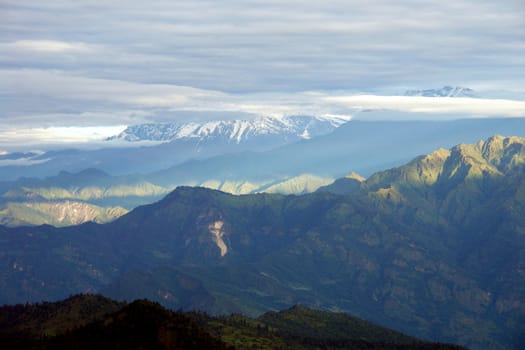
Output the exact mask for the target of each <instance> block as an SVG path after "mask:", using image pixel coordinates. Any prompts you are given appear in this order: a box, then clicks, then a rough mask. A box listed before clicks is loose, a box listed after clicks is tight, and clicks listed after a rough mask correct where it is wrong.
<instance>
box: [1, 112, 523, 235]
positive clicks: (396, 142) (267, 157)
mask: <svg viewBox="0 0 525 350" xmlns="http://www.w3.org/2000/svg"><path fill="white" fill-rule="evenodd" d="M523 130H525V119H523V118H513V119H466V120H457V121H446V122H445V121H443V122H439V121H425V122H423V121H413V122H410V121H407V122H388V121H377V122H372V121H368V122H367V121H350V122H347V123H345V124H344V125H341V126H340V127H338V128H337V129H336V130H334V131H333V132H331V133H330V134H327V135H322V136H317V137H314V138H311V139H308V140H302V141H299V142H295V143H291V144H288V145H285V146H282V147H279V148H276V149H272V150H268V151H265V152H251V151H250V152H248V151H246V152H236V153H228V154H222V155H218V156H214V157H210V158H206V159H192V160H187V161H185V162H183V163H176V164H177V165H174V166H170V165H171V164H172V163H170V160H173V156H172V154H173V152H174V150H178V151H177V152H176V154H179V153H178V152H182V153H183V154H184V157H189V156H191V154H192V153H191V152H189V153H188V154H185V153H184V151H183V150H184V148H179V146H180V144H177V145H175V144H172V143H167V144H164V145H160V146H155V147H143V148H138V149H136V148H133V149H127V150H126V152H124V153H122V154H120V155H119V152H117V151H115V150H113V151H111V150H99V151H96V152H95V151H92V152H95V153H92V152H87V153H83V152H82V151H75V152H72V153H71V154H70V155H69V156H66V157H65V158H62V156H59V157H58V158H57V159H56V160H50V161H49V162H45V163H41V164H37V165H33V166H29V167H20V166H18V167H7V168H6V167H3V168H1V169H2V172H0V174H2V175H4V176H5V175H6V174H9V172H10V170H9V169H11V170H12V169H15V170H16V171H17V172H18V171H23V172H24V173H28V172H29V173H31V175H32V176H36V175H40V177H41V178H33V177H22V178H19V179H17V180H15V181H3V182H0V206H1V207H0V208H1V209H0V222H2V223H3V224H8V225H11V226H14V225H20V224H42V223H48V224H53V225H62V226H63V225H69V224H71V223H74V222H80V221H79V220H81V219H82V220H86V221H89V220H91V221H97V222H105V221H108V220H113V219H114V218H115V216H114V215H113V214H122V213H124V211H123V210H122V209H121V208H124V209H126V210H130V209H133V208H135V207H136V206H138V205H142V204H147V203H151V202H152V201H155V200H158V199H160V198H161V197H162V196H164V195H166V194H167V193H169V192H170V191H172V190H173V189H174V188H175V187H177V186H181V185H186V186H203V187H207V188H212V189H219V190H221V191H225V192H229V193H233V194H248V193H260V192H271V193H274V192H277V193H283V194H304V193H309V192H313V191H315V190H316V189H318V188H319V187H321V186H326V185H328V184H330V183H331V182H333V181H334V179H336V178H338V177H341V176H344V174H345V173H347V172H348V171H355V172H357V173H359V174H362V175H364V176H365V177H367V176H369V175H370V174H372V173H373V172H375V171H378V170H380V169H385V168H389V167H393V166H399V165H401V164H403V163H404V162H407V161H409V160H410V159H411V158H414V157H416V156H418V155H420V154H422V153H428V152H431V151H432V150H434V149H436V148H438V147H452V146H453V145H455V144H457V143H459V142H477V141H478V140H480V139H484V138H487V137H490V136H491V135H492V134H493V133H494V132H496V133H500V134H514V135H518V136H525V134H522V133H523ZM196 140H197V139H196ZM179 141H180V142H182V140H176V141H175V142H179ZM210 142H211V141H210ZM365 145H366V147H365ZM237 146H238V145H237ZM241 147H242V146H241ZM169 150H171V153H170V151H169ZM112 152H116V153H112ZM66 153H67V152H66ZM152 154H156V156H152ZM92 156H93V157H94V158H91V157H92ZM99 157H102V159H105V160H104V161H100V159H99ZM60 159H61V160H60ZM89 159H91V161H89ZM96 159H99V160H96ZM117 159H118V160H117ZM155 159H159V160H161V161H162V162H163V163H164V164H165V166H166V168H165V169H163V170H159V171H153V172H149V173H145V174H134V175H118V176H116V175H115V174H112V173H108V172H107V170H108V169H106V170H104V171H102V170H99V169H100V168H106V167H105V166H104V164H108V165H110V167H109V170H111V169H112V168H113V167H120V168H122V169H125V168H126V167H130V168H133V169H135V170H137V167H141V166H144V167H147V166H148V164H149V163H148V162H149V161H153V162H155ZM126 163H128V164H127V165H126V166H122V164H126ZM64 164H67V165H64ZM72 164H73V165H74V164H76V165H74V166H72ZM62 165H63V166H65V167H66V168H67V167H68V166H69V167H72V168H73V169H79V170H75V171H64V170H62V171H60V172H58V173H56V174H54V175H52V176H48V177H43V175H42V174H45V173H46V172H47V171H51V170H52V169H55V167H60V166H62ZM90 165H93V166H96V167H98V169H94V168H88V167H89V166H90ZM43 169H44V170H43ZM122 169H121V170H122ZM128 170H129V169H128ZM53 171H54V170H53ZM42 177H43V178H42ZM71 203H73V206H74V207H78V209H80V210H77V213H78V215H77V214H74V215H73V216H74V217H72V220H66V219H65V217H64V216H61V213H62V210H64V208H70V207H71Z"/></svg>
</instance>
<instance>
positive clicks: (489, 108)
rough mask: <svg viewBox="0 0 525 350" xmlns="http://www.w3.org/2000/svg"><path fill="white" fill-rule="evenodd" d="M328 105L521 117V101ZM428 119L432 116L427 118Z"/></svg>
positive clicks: (372, 99) (389, 99) (356, 100)
mask: <svg viewBox="0 0 525 350" xmlns="http://www.w3.org/2000/svg"><path fill="white" fill-rule="evenodd" d="M323 100H325V101H326V102H328V103H336V104H340V105H343V106H346V107H348V108H355V109H361V110H368V109H372V110H382V109H383V110H384V109H388V110H395V111H403V112H410V113H450V114H455V115H456V118H457V116H461V115H469V116H483V117H487V116H499V117H502V116H511V117H525V101H513V100H503V99H480V98H436V97H421V96H374V95H354V96H328V97H324V98H323ZM429 117H430V118H432V116H431V115H430V116H429Z"/></svg>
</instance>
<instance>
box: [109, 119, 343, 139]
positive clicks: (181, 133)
mask: <svg viewBox="0 0 525 350" xmlns="http://www.w3.org/2000/svg"><path fill="white" fill-rule="evenodd" d="M349 120H350V117H348V116H339V115H324V116H319V117H312V116H290V117H282V118H276V117H259V118H255V119H252V120H216V121H208V122H203V123H196V122H188V123H166V124H138V125H132V126H129V127H128V128H126V130H124V131H123V132H121V133H120V134H119V135H116V136H112V137H110V138H108V140H124V141H129V142H137V141H166V142H168V141H174V140H178V139H199V140H212V139H217V140H219V139H220V140H224V141H227V142H229V143H237V144H240V143H244V142H246V141H248V140H250V139H252V138H254V137H259V136H278V137H279V136H282V137H285V138H291V139H309V138H311V137H315V136H320V135H324V134H328V133H330V132H331V131H333V130H334V129H336V128H337V127H339V126H341V125H342V124H344V123H346V122H348V121H349Z"/></svg>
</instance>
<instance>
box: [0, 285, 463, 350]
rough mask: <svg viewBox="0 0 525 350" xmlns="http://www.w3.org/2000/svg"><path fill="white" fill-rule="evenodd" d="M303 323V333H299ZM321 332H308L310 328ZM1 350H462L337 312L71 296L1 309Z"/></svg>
mask: <svg viewBox="0 0 525 350" xmlns="http://www.w3.org/2000/svg"><path fill="white" fill-rule="evenodd" d="M301 326H305V327H306V328H302V327H301ZM316 329H318V330H319V332H316V333H309V332H310V331H315V330H316ZM0 341H1V342H2V347H3V348H6V349H11V348H12V349H15V348H16V349H20V350H25V349H32V350H33V349H34V350H37V349H166V350H168V349H179V350H180V349H443V350H445V349H451V350H452V349H458V350H459V349H463V348H461V347H458V346H453V345H447V344H439V343H429V342H422V341H419V340H417V339H415V338H412V337H408V336H405V335H403V334H401V333H397V332H394V331H391V330H389V329H386V328H383V327H379V326H375V325H373V324H371V323H369V322H366V321H363V320H359V319H356V318H353V317H351V316H348V315H345V314H341V313H330V312H321V311H316V310H311V309H307V308H304V307H298V306H297V307H294V308H292V309H289V310H286V311H283V312H272V313H268V314H265V315H263V316H261V317H259V318H258V319H251V318H248V317H245V316H240V315H231V316H223V317H211V316H208V315H206V314H204V313H195V312H181V311H177V312H173V311H170V310H167V309H165V308H163V307H162V306H160V305H159V304H157V303H153V302H150V301H148V300H136V301H134V302H132V303H129V304H126V303H119V302H115V301H112V300H110V299H107V298H104V297H102V296H100V295H77V296H73V297H70V298H68V299H67V300H64V301H60V302H55V303H40V304H27V305H15V306H3V307H1V308H0Z"/></svg>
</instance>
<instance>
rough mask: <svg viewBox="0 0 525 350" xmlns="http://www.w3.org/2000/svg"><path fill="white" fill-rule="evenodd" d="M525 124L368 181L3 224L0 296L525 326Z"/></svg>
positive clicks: (175, 196) (509, 338) (417, 328)
mask: <svg viewBox="0 0 525 350" xmlns="http://www.w3.org/2000/svg"><path fill="white" fill-rule="evenodd" d="M524 164H525V139H523V138H518V137H510V138H504V137H500V136H495V137H492V138H490V139H488V140H487V141H485V142H479V143H476V144H470V145H459V146H456V147H454V148H452V149H451V150H444V149H440V150H438V151H436V152H434V153H432V154H430V155H427V156H422V157H419V158H417V159H415V160H413V161H412V162H410V163H409V164H407V165H404V166H401V167H399V168H393V169H391V170H388V171H385V172H380V173H376V174H374V175H372V176H371V177H369V179H368V180H366V181H363V179H360V178H359V177H358V176H355V175H354V176H352V178H351V179H350V180H352V181H354V182H355V181H358V182H359V183H360V184H359V185H358V186H354V189H351V190H350V192H352V194H349V195H341V194H332V193H329V192H318V193H314V194H309V195H303V196H283V195H275V194H274V195H271V194H257V195H243V196H234V195H230V194H226V193H222V192H218V191H212V190H207V189H203V188H189V187H181V188H178V189H177V190H175V191H174V192H172V193H170V194H169V195H168V196H166V197H165V198H164V199H163V200H161V201H159V202H157V203H155V204H152V205H148V206H143V207H139V208H137V209H135V210H133V211H132V212H130V213H129V214H127V215H125V216H123V217H121V218H120V219H117V220H116V221H114V222H112V223H110V224H106V225H96V224H84V225H81V226H74V227H68V228H62V229H55V228H52V227H49V226H40V227H32V228H27V227H21V228H13V229H8V228H1V232H0V263H1V265H2V271H3V274H2V279H0V303H11V304H12V303H16V302H26V301H38V300H50V299H60V298H63V297H64V296H67V295H68V294H71V293H76V292H81V291H82V292H85V291H99V292H102V293H104V294H105V295H108V296H111V297H114V298H116V299H127V300H133V299H135V298H137V297H148V298H151V299H153V300H157V301H159V302H161V303H163V304H164V305H166V306H168V307H171V308H183V309H200V310H206V311H209V312H212V313H230V312H242V313H244V314H247V315H258V314H260V313H263V312H265V311H267V310H269V309H284V308H287V307H289V306H290V305H293V304H297V303H301V304H304V305H309V306H313V307H316V308H323V309H331V310H341V311H345V312H350V313H352V314H355V315H357V316H359V317H362V318H365V319H368V320H371V321H373V322H376V323H379V324H383V325H385V326H387V327H391V328H395V329H398V330H400V331H403V332H406V333H408V334H412V335H415V336H418V337H421V338H425V339H432V340H438V341H443V342H452V343H460V344H466V345H469V346H471V347H473V348H479V349H481V348H490V349H519V348H523V345H524V341H525V339H524V338H523V334H525V328H524V325H525V323H524V322H523V320H524V317H525V299H524V297H523V296H524V295H525V274H524V272H523V271H524V266H525V253H524V252H525V215H523V213H524V212H525V190H524V189H525V169H524Z"/></svg>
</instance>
